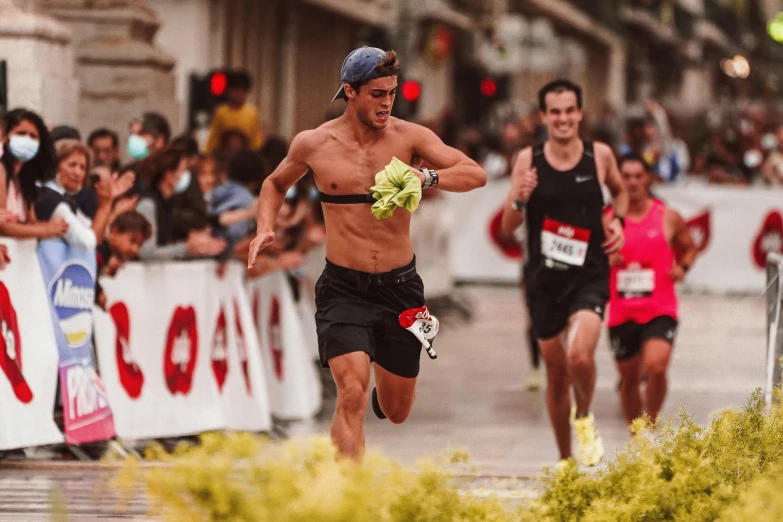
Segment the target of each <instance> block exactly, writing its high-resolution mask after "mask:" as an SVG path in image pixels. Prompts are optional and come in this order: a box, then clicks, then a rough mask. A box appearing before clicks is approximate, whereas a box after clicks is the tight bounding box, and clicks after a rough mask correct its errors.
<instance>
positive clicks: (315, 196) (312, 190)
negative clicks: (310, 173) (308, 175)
mask: <svg viewBox="0 0 783 522" xmlns="http://www.w3.org/2000/svg"><path fill="white" fill-rule="evenodd" d="M309 196H310V200H311V201H315V200H316V199H318V198H319V197H320V196H321V193H320V192H318V187H316V186H312V187H310V194H309Z"/></svg>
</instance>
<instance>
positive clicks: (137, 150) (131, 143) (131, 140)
mask: <svg viewBox="0 0 783 522" xmlns="http://www.w3.org/2000/svg"><path fill="white" fill-rule="evenodd" d="M149 153H150V149H149V146H148V145H147V140H145V139H144V138H142V137H141V136H139V135H138V134H131V135H130V136H128V154H129V155H130V157H131V158H133V159H136V160H140V159H144V158H146V157H147V156H149Z"/></svg>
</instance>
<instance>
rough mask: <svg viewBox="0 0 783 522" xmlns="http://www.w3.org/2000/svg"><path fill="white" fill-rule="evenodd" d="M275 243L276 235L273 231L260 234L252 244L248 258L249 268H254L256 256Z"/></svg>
mask: <svg viewBox="0 0 783 522" xmlns="http://www.w3.org/2000/svg"><path fill="white" fill-rule="evenodd" d="M274 241H275V233H274V232H272V231H271V230H270V231H269V232H259V233H258V235H257V236H256V237H255V239H253V241H251V242H250V253H249V254H248V256H247V268H248V269H250V268H253V265H255V264H256V256H257V255H258V253H259V252H261V251H262V250H263V249H264V248H266V247H268V246H269V245H271V244H272V243H273V242H274Z"/></svg>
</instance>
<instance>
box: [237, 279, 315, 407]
mask: <svg viewBox="0 0 783 522" xmlns="http://www.w3.org/2000/svg"><path fill="white" fill-rule="evenodd" d="M247 285H248V291H249V293H250V295H251V300H252V302H253V308H254V314H255V318H256V327H257V329H258V334H259V339H260V345H261V353H262V354H263V359H264V368H265V370H266V372H267V373H266V378H267V382H268V389H269V403H270V407H271V410H272V415H274V416H275V417H277V418H280V419H305V418H309V417H312V416H313V415H315V414H316V413H317V412H318V410H319V409H320V407H321V381H320V379H319V378H318V374H317V373H316V368H315V365H314V363H313V350H317V346H312V345H310V344H309V343H311V342H312V336H311V335H310V336H308V335H306V334H305V330H304V329H303V328H302V321H301V319H300V317H299V311H298V309H297V306H296V305H295V303H294V300H293V297H292V295H291V288H290V286H289V283H288V281H287V279H286V275H285V274H284V273H283V272H273V273H271V274H269V275H266V276H264V277H261V278H258V279H255V280H252V281H249V282H248V283H247ZM308 339H309V342H308Z"/></svg>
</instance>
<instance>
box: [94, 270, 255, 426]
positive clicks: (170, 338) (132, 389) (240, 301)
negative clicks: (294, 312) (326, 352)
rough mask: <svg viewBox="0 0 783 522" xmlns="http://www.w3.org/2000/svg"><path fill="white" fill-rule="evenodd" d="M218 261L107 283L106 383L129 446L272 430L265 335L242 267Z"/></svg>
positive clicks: (136, 273)
mask: <svg viewBox="0 0 783 522" xmlns="http://www.w3.org/2000/svg"><path fill="white" fill-rule="evenodd" d="M216 266H217V265H216V264H215V263H214V262H211V261H203V262H202V261H199V262H185V263H146V264H137V263H130V264H128V265H127V266H126V267H124V268H123V269H122V270H121V271H120V272H119V273H118V274H117V276H116V277H114V278H102V279H101V284H102V286H103V288H104V291H105V292H106V296H107V299H108V306H107V310H108V313H104V312H102V311H98V310H96V312H95V332H96V339H97V343H96V344H97V350H98V360H99V362H100V369H101V375H102V376H103V379H104V382H105V383H106V389H107V391H108V394H109V398H110V400H111V403H112V406H113V407H114V410H115V425H116V428H117V433H118V435H119V436H120V437H122V438H126V439H147V438H157V437H174V436H181V435H190V434H197V433H201V432H204V431H209V430H214V429H224V428H235V429H243V430H251V431H263V430H266V429H268V428H269V426H270V419H269V408H268V406H267V395H266V390H265V383H264V374H263V370H262V368H261V359H260V357H257V356H256V354H257V352H258V349H257V347H255V337H256V333H255V330H254V327H253V322H252V319H251V315H250V310H249V305H248V303H247V298H246V295H245V293H244V291H243V289H242V280H241V277H242V271H241V267H239V266H235V265H234V264H231V265H229V267H227V271H226V275H225V277H223V278H222V279H219V278H218V277H217V275H216V271H217V268H216Z"/></svg>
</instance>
